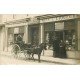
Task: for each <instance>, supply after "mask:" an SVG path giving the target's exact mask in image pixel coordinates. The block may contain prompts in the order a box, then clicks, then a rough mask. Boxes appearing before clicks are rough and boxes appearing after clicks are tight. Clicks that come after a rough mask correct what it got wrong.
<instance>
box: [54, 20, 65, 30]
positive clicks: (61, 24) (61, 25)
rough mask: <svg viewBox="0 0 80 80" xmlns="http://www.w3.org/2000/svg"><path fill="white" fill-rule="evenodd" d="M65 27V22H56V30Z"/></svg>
mask: <svg viewBox="0 0 80 80" xmlns="http://www.w3.org/2000/svg"><path fill="white" fill-rule="evenodd" d="M63 29H64V22H58V23H55V30H63Z"/></svg>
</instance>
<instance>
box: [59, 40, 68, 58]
mask: <svg viewBox="0 0 80 80" xmlns="http://www.w3.org/2000/svg"><path fill="white" fill-rule="evenodd" d="M59 57H60V58H67V54H66V44H65V43H64V41H63V40H61V41H60V44H59Z"/></svg>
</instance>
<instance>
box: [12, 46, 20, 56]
mask: <svg viewBox="0 0 80 80" xmlns="http://www.w3.org/2000/svg"><path fill="white" fill-rule="evenodd" d="M11 53H12V54H13V55H14V57H18V55H19V53H20V47H19V45H17V44H15V45H13V48H12V51H11Z"/></svg>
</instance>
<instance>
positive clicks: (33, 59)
mask: <svg viewBox="0 0 80 80" xmlns="http://www.w3.org/2000/svg"><path fill="white" fill-rule="evenodd" d="M32 59H33V60H34V61H35V59H34V53H32Z"/></svg>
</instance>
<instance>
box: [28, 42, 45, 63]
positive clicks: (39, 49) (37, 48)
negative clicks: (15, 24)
mask: <svg viewBox="0 0 80 80" xmlns="http://www.w3.org/2000/svg"><path fill="white" fill-rule="evenodd" d="M43 49H44V44H43V43H41V44H40V45H37V46H36V45H35V46H34V45H32V47H31V48H30V49H29V50H27V54H29V57H30V55H32V59H33V60H34V61H35V59H34V54H37V55H38V62H40V57H41V53H42V50H43Z"/></svg>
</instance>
